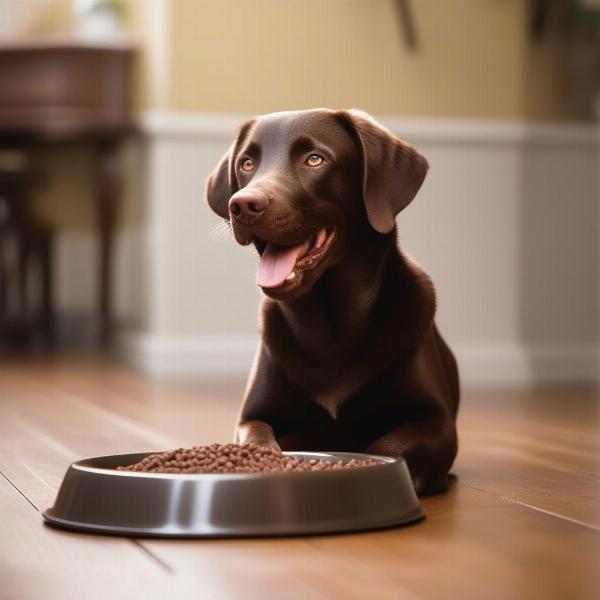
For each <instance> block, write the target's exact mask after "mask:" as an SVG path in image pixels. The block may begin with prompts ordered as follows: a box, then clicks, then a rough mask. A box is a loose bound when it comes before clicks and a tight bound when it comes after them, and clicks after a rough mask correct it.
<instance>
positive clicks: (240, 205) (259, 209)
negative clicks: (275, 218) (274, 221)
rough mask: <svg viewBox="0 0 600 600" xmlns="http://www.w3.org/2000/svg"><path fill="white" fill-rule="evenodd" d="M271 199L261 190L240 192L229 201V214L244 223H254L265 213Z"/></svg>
mask: <svg viewBox="0 0 600 600" xmlns="http://www.w3.org/2000/svg"><path fill="white" fill-rule="evenodd" d="M268 204H269V199H268V198H267V195H266V194H265V193H264V192H261V191H259V190H240V191H239V192H237V193H235V194H234V195H233V196H232V197H231V200H230V201H229V212H230V214H231V216H232V217H234V218H235V219H237V220H238V221H241V222H242V223H253V222H254V221H256V220H257V219H258V218H259V217H260V216H262V214H263V213H264V212H265V209H266V208H267V206H268Z"/></svg>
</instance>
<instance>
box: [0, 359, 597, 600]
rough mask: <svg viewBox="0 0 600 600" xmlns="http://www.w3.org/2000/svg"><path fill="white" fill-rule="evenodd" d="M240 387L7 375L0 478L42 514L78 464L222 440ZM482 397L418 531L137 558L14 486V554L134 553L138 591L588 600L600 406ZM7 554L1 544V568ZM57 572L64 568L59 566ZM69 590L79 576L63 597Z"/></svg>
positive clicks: (183, 547) (151, 547)
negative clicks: (59, 518)
mask: <svg viewBox="0 0 600 600" xmlns="http://www.w3.org/2000/svg"><path fill="white" fill-rule="evenodd" d="M242 386H243V384H242V383H241V382H239V381H234V382H225V383H219V382H207V381H204V382H196V383H189V384H185V385H180V384H177V385H173V384H167V383H158V382H153V381H149V380H146V379H144V378H141V377H139V376H138V375H136V374H134V373H132V372H130V371H128V370H126V369H123V368H121V367H115V366H113V365H110V364H105V363H94V362H93V361H92V362H90V363H87V364H86V363H81V362H67V363H62V364H55V365H52V364H48V363H41V364H38V365H32V364H16V365H14V366H13V367H11V368H9V369H7V368H3V369H2V377H1V378H0V470H3V469H4V470H5V473H6V475H7V477H9V478H10V479H11V481H13V482H14V485H15V486H16V487H18V488H19V489H20V490H22V491H23V493H24V494H26V495H27V497H28V498H30V499H31V501H32V502H33V504H34V505H36V506H38V507H42V508H45V506H46V505H49V504H50V503H51V502H52V500H53V497H54V494H55V491H56V488H57V486H58V484H59V483H60V480H61V478H62V475H63V473H64V470H65V469H66V467H67V465H68V463H69V462H71V461H72V460H76V459H79V458H82V457H87V456H92V455H96V454H106V453H116V452H130V451H141V450H145V449H152V450H154V449H162V448H168V447H174V446H179V445H190V444H196V443H205V442H212V441H216V440H228V439H230V435H231V427H232V424H233V422H234V420H235V415H236V413H237V409H238V402H239V395H240V394H241V389H242ZM561 397H562V398H563V403H562V405H561ZM565 399H566V400H567V401H568V403H565ZM478 400H479V398H478V397H477V396H475V395H473V396H467V399H466V401H465V402H464V404H463V407H462V413H461V418H460V431H461V450H460V454H459V459H458V461H457V464H456V469H455V470H456V472H457V474H458V481H457V483H456V484H455V485H454V487H453V489H452V490H451V491H450V492H449V493H448V494H445V495H441V496H436V497H431V498H426V499H424V500H423V504H424V506H425V508H426V510H427V513H428V517H427V519H426V520H425V521H424V522H423V523H420V524H417V525H415V526H412V527H407V528H401V529H392V530H387V531H381V532H372V533H364V534H355V535H346V536H324V537H306V538H291V539H258V540H212V541H211V540H205V541H173V540H144V541H142V542H141V544H140V546H139V547H135V546H134V544H133V543H132V542H128V541H126V540H118V539H115V538H105V537H98V536H90V537H88V536H77V535H74V534H68V533H64V532H57V531H55V530H49V529H48V528H44V527H42V526H41V524H40V521H39V514H37V515H36V514H35V509H34V506H31V505H28V504H26V500H25V499H24V498H23V497H22V496H19V497H17V496H18V494H17V493H16V490H15V489H14V488H12V493H11V494H8V492H9V491H10V490H5V491H4V494H8V496H7V498H8V499H6V502H8V503H9V504H8V506H9V510H11V511H12V510H13V509H14V510H17V511H21V512H20V513H19V514H22V520H23V526H24V527H25V529H28V528H29V529H30V530H31V531H30V533H28V534H27V535H29V536H30V537H29V538H27V540H28V541H26V542H25V541H24V542H23V548H27V547H29V545H30V544H33V545H35V544H36V543H38V544H42V545H43V544H47V543H49V542H48V540H47V539H46V537H47V536H46V532H47V531H51V532H52V533H53V534H57V535H62V536H64V540H67V542H66V543H67V547H66V548H64V549H63V548H62V547H59V548H58V549H57V550H56V552H57V554H64V555H65V556H67V557H70V558H71V560H72V561H73V564H76V565H78V564H79V559H78V556H77V547H78V546H79V544H80V542H79V541H77V542H74V540H87V542H86V546H87V549H86V550H85V551H84V552H90V553H92V552H98V553H102V552H104V550H102V547H106V548H108V547H109V546H110V547H112V546H111V545H115V547H116V548H119V549H118V550H116V551H115V556H117V558H116V559H114V560H113V561H109V562H112V563H113V567H114V565H115V564H116V563H120V562H121V560H120V558H121V554H122V552H123V550H122V548H128V550H125V554H126V558H125V559H124V560H125V563H124V564H125V565H127V567H126V569H124V570H129V568H131V569H133V571H135V572H136V577H137V579H136V581H138V582H139V584H140V585H142V583H141V581H142V580H144V577H145V575H139V573H145V571H144V569H146V568H149V569H150V571H151V572H154V571H157V572H160V571H161V567H160V565H161V564H162V565H166V567H167V568H168V569H172V571H173V575H171V579H170V580H169V579H168V571H165V570H164V569H162V571H164V572H165V573H166V574H164V576H160V575H159V576H158V577H159V579H160V578H161V577H164V578H167V580H168V581H170V582H171V584H172V588H171V589H172V591H177V592H178V593H179V594H178V595H179V596H181V597H185V595H186V594H188V593H189V594H193V595H194V597H206V598H211V599H212V598H214V599H235V600H237V599H239V598H243V599H249V600H253V599H254V598H256V599H257V600H267V599H269V598H277V599H279V598H302V599H304V598H307V599H312V598H314V599H315V600H320V599H324V600H325V599H327V600H328V599H338V598H340V599H342V598H344V599H353V598H356V599H362V598H367V597H377V598H384V599H385V598H394V599H395V598H405V597H407V598H527V599H528V600H529V599H530V598H531V599H534V600H535V599H537V598H540V599H541V598H544V599H546V598H549V599H554V598H556V599H557V600H558V599H559V598H560V599H561V600H562V599H563V598H578V599H579V598H583V599H586V598H595V597H597V593H596V592H597V590H598V589H600V570H598V569H597V566H596V565H597V557H598V556H600V531H598V530H597V529H595V527H596V524H597V523H598V510H600V490H599V489H598V485H597V484H598V475H599V469H600V466H599V465H600V462H599V458H598V457H599V456H600V452H598V451H599V450H600V445H599V444H600V440H599V436H598V431H599V427H598V420H597V415H598V404H597V397H596V396H595V394H593V393H588V392H580V391H565V392H563V393H562V396H561V394H541V393H533V394H508V395H504V396H498V397H497V398H486V402H487V403H483V402H479V401H478ZM9 500H10V501H9ZM17 500H19V502H17ZM4 502H5V496H4V495H3V496H2V503H3V505H4ZM15 502H17V504H18V505H19V506H20V508H19V507H17V506H13V503H15ZM19 503H22V505H21V504H19ZM24 508H27V509H28V510H29V511H31V513H27V511H24ZM544 511H546V512H544ZM579 522H581V523H579ZM14 535H17V533H15V534H14ZM97 540H100V542H98V544H97V543H96V542H97ZM52 543H55V542H52ZM61 543H63V542H61ZM97 546H98V547H99V549H97V550H92V548H95V547H97ZM23 551H24V550H22V551H21V552H23ZM5 552H6V550H5V549H3V548H2V547H1V545H0V557H2V556H3V555H4V553H5ZM145 552H148V553H149V554H148V555H147V556H146V557H145V560H146V562H143V563H142V564H141V565H138V564H137V561H139V560H140V557H139V556H138V554H139V555H143V554H144V553H145ZM14 560H15V563H19V562H20V560H26V559H24V558H23V559H18V557H17V558H15V559H14ZM60 560H61V561H62V560H63V559H60ZM90 560H91V559H90ZM95 560H98V562H99V563H100V564H101V563H102V562H103V561H105V560H108V559H106V558H105V557H104V556H103V555H101V556H99V557H97V558H96V559H95ZM128 561H129V562H128ZM157 561H159V562H157ZM147 563H149V564H150V565H151V566H150V567H148V565H147ZM25 564H28V563H25ZM40 564H42V565H46V563H44V561H43V560H42V562H41V563H40ZM144 565H145V566H144ZM11 567H12V569H13V570H15V569H16V573H17V577H16V580H17V581H16V582H14V578H13V583H14V584H15V585H25V584H24V583H23V582H22V581H21V578H22V577H23V569H24V567H23V566H22V565H21V566H19V564H14V563H11ZM154 567H156V569H155V568H154ZM46 568H49V567H47V565H46V566H44V567H43V569H42V575H40V577H41V578H43V577H45V574H46V571H44V569H46ZM107 568H111V566H110V564H109V565H108V567H107ZM114 568H115V569H118V567H114ZM25 570H26V569H25ZM56 570H57V572H61V573H62V572H63V571H64V572H65V573H67V572H68V568H67V566H66V565H65V563H63V562H59V563H57V565H56ZM92 575H94V576H95V574H94V573H93V574H92ZM138 576H139V577H138ZM116 577H117V581H120V580H119V579H118V574H117V575H116ZM83 579H85V578H83ZM162 583H164V582H163V581H158V583H157V589H160V585H162ZM78 585H79V586H83V581H82V580H81V579H80V580H79V583H77V584H73V586H74V587H73V588H68V589H65V591H66V592H70V591H72V590H75V589H76V588H77V586H78ZM24 589H25V591H28V590H32V589H37V588H35V586H34V587H31V588H27V587H25V588H24ZM77 589H83V588H77ZM61 591H63V590H62V589H61ZM32 597H33V596H32ZM65 597H68V595H67V596H65Z"/></svg>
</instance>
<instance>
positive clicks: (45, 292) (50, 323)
mask: <svg viewBox="0 0 600 600" xmlns="http://www.w3.org/2000/svg"><path fill="white" fill-rule="evenodd" d="M40 250H41V251H40V267H41V281H42V294H41V301H42V306H41V310H42V327H43V335H44V341H45V343H46V344H47V345H48V346H51V345H53V343H54V298H53V295H52V290H53V289H54V288H53V277H52V264H53V261H52V233H51V232H50V231H46V232H44V234H43V237H42V240H41V249H40Z"/></svg>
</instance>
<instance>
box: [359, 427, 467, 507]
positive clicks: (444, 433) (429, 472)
mask: <svg viewBox="0 0 600 600" xmlns="http://www.w3.org/2000/svg"><path fill="white" fill-rule="evenodd" d="M456 450H457V441H456V429H455V427H454V422H453V421H452V419H450V418H447V417H445V416H444V415H439V416H438V417H437V418H430V419H424V420H422V421H409V422H406V423H404V424H402V425H399V426H397V427H395V428H394V429H392V430H391V431H389V432H388V433H386V434H385V435H383V436H382V437H380V438H379V439H378V440H376V441H375V442H373V443H372V444H371V445H370V446H369V447H368V448H367V452H369V453H373V454H384V455H388V456H402V457H403V458H404V459H405V460H406V463H407V465H408V468H409V470H410V474H411V476H412V479H413V483H414V485H415V489H416V491H417V494H419V495H425V494H437V493H439V492H444V491H446V489H447V488H448V471H449V469H450V467H451V466H452V463H453V461H454V457H455V456H456Z"/></svg>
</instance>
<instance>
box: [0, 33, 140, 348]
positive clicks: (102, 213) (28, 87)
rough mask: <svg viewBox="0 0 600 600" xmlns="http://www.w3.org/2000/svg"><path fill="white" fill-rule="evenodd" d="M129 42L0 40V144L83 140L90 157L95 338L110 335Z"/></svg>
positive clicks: (127, 115)
mask: <svg viewBox="0 0 600 600" xmlns="http://www.w3.org/2000/svg"><path fill="white" fill-rule="evenodd" d="M134 54H135V52H134V49H133V47H132V46H131V45H129V44H128V43H110V44H88V43H83V42H81V41H77V40H71V39H56V38H52V39H46V40H35V41H15V42H11V43H8V42H4V43H0V147H3V148H7V147H8V148H18V149H21V150H26V151H28V152H35V150H36V148H39V147H40V146H48V145H57V146H58V145H64V144H70V143H81V142H85V143H87V144H89V145H90V146H91V147H92V148H93V149H94V152H95V156H96V164H97V169H96V178H95V182H93V185H94V186H95V198H96V217H97V232H98V278H97V279H98V320H99V337H100V340H101V341H103V342H106V341H108V340H109V339H110V334H111V326H112V305H111V296H112V290H111V279H112V256H113V238H114V228H115V224H116V219H117V208H118V204H119V196H120V169H119V160H118V152H117V150H118V147H119V144H120V143H121V141H122V140H123V138H124V137H125V136H127V135H128V134H129V133H131V132H132V131H133V129H134V128H133V123H132V116H131V97H132V67H133V60H134Z"/></svg>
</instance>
